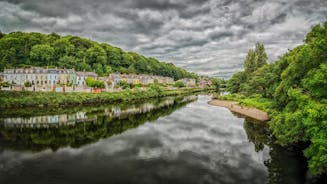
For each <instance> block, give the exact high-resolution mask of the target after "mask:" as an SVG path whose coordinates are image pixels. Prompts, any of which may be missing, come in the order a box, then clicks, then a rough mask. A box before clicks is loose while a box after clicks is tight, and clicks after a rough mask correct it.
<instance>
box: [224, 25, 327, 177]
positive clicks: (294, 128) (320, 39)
mask: <svg viewBox="0 0 327 184" xmlns="http://www.w3.org/2000/svg"><path fill="white" fill-rule="evenodd" d="M252 55H253V52H249V55H248V57H247V60H246V62H245V71H242V72H239V73H237V74H235V75H234V76H233V77H232V78H231V79H230V80H229V82H228V87H229V90H230V91H231V92H232V93H242V94H245V95H253V94H257V95H260V96H262V97H266V98H270V99H273V105H271V107H270V111H269V112H270V116H271V118H272V120H271V122H270V123H269V125H270V128H271V130H272V132H273V135H274V136H275V137H276V138H277V140H278V142H279V143H280V144H281V145H284V146H286V145H295V144H300V143H309V146H308V147H307V148H306V149H305V151H304V153H305V156H306V157H307V158H308V163H309V169H310V171H311V172H312V173H314V174H321V173H326V171H327V22H326V23H324V25H323V26H320V25H317V26H314V27H313V28H312V30H311V32H310V33H308V34H307V36H306V38H305V43H304V44H303V45H301V46H298V47H297V48H295V49H293V50H291V51H289V52H288V53H286V54H285V55H283V56H281V57H280V58H279V60H278V61H276V62H274V63H272V64H266V63H265V62H262V64H261V66H256V65H252V64H250V63H251V62H248V58H255V57H254V56H252ZM260 57H262V58H261V60H262V61H265V60H266V56H264V55H261V56H260ZM253 68H254V69H253Z"/></svg>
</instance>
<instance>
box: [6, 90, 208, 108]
mask: <svg viewBox="0 0 327 184" xmlns="http://www.w3.org/2000/svg"><path fill="white" fill-rule="evenodd" d="M201 90H203V89H200V88H182V89H176V90H162V89H159V88H149V90H146V91H144V90H142V91H141V90H135V91H131V90H125V91H121V92H114V93H98V94H92V93H54V92H12V91H10V92H8V91H0V108H14V107H35V106H40V107H43V106H51V107H59V106H73V105H84V104H105V103H111V102H120V101H133V100H141V99H147V98H156V97H164V96H177V95H184V94H190V93H195V92H200V91H201Z"/></svg>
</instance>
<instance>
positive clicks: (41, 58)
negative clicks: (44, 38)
mask: <svg viewBox="0 0 327 184" xmlns="http://www.w3.org/2000/svg"><path fill="white" fill-rule="evenodd" d="M54 53H55V50H54V48H53V47H51V46H50V45H48V44H42V45H34V46H33V47H32V50H31V53H30V58H31V60H34V61H35V62H36V63H38V65H43V66H44V65H47V66H52V64H53V57H54Z"/></svg>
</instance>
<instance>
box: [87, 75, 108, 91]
mask: <svg viewBox="0 0 327 184" xmlns="http://www.w3.org/2000/svg"><path fill="white" fill-rule="evenodd" d="M85 82H86V85H87V86H89V87H92V88H104V82H103V81H99V80H95V79H93V78H90V77H88V78H86V79H85Z"/></svg>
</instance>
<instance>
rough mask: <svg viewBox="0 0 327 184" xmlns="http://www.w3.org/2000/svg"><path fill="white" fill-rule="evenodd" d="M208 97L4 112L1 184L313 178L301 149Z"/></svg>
mask: <svg viewBox="0 0 327 184" xmlns="http://www.w3.org/2000/svg"><path fill="white" fill-rule="evenodd" d="M209 100H210V97H209V96H199V97H198V98H196V96H190V97H184V98H177V99H174V98H165V99H160V100H151V101H147V102H144V103H136V104H134V105H130V104H121V105H110V106H99V107H85V108H66V109H55V110H47V109H37V110H35V109H29V110H19V109H18V110H15V111H13V110H7V111H2V112H1V113H0V117H1V119H0V122H1V123H0V183H1V184H5V183H20V184H25V183H35V184H36V183H42V184H43V183H56V184H57V183H58V184H63V183H79V184H82V183H188V184H191V183H288V184H292V183H312V182H314V181H313V179H312V178H310V176H309V174H308V172H307V169H306V165H305V160H304V158H303V157H302V155H301V152H296V151H294V150H293V151H290V150H285V149H282V148H280V147H279V146H277V145H274V144H273V140H271V136H269V133H268V131H267V127H266V126H264V125H263V124H258V123H254V122H251V121H248V120H245V119H244V118H240V117H237V116H235V115H233V114H232V113H231V112H230V111H229V110H227V109H225V108H221V107H215V106H210V105H208V104H207V101H209ZM31 115H32V116H31Z"/></svg>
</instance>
